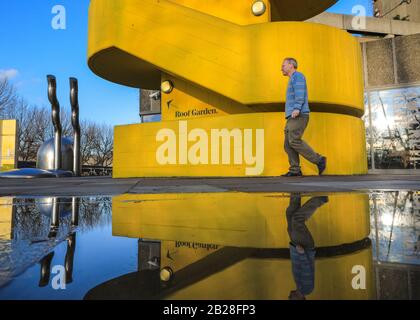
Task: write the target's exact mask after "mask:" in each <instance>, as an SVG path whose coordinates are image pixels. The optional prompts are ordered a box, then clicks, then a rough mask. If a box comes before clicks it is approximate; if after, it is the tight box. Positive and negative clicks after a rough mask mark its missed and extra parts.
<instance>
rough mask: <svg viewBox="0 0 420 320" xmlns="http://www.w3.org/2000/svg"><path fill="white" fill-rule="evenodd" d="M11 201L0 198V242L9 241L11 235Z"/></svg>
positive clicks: (10, 199)
mask: <svg viewBox="0 0 420 320" xmlns="http://www.w3.org/2000/svg"><path fill="white" fill-rule="evenodd" d="M12 220H13V199H12V198H0V240H10V239H11V234H12V231H13V230H12Z"/></svg>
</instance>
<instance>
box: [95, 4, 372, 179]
mask: <svg viewBox="0 0 420 320" xmlns="http://www.w3.org/2000/svg"><path fill="white" fill-rule="evenodd" d="M257 2H259V4H260V5H261V3H264V4H265V7H263V10H261V7H259V9H260V12H258V14H256V12H255V10H254V12H253V10H252V8H253V5H254V4H255V3H256V1H254V0H238V1H223V0H207V1H198V0H172V1H170V0H161V1H155V0H121V1H112V0H92V1H91V6H90V13H89V46H88V57H89V59H88V64H89V66H90V68H91V69H92V70H93V71H94V72H95V73H96V74H98V75H99V76H101V77H103V78H105V79H108V80H110V81H113V82H117V83H120V84H123V85H127V86H132V87H136V88H143V89H156V90H159V89H160V88H162V89H163V90H162V101H161V103H162V122H161V123H158V124H154V125H153V126H151V125H147V126H146V125H144V124H141V125H136V128H133V127H132V126H121V127H117V129H116V132H115V160H114V168H115V171H114V176H115V177H136V176H137V177H143V176H238V175H239V176H241V175H242V176H243V175H261V176H273V175H279V174H280V173H281V172H283V171H284V168H287V166H288V165H287V156H286V154H285V152H284V151H283V150H282V140H283V136H282V135H283V126H282V125H283V124H282V123H279V121H278V118H284V113H283V111H284V103H285V98H286V97H285V94H286V86H287V79H286V78H285V77H283V76H282V74H281V70H280V69H281V64H282V61H283V59H284V58H285V57H290V56H292V57H295V58H296V59H297V60H298V61H299V64H300V67H299V70H301V71H302V72H303V73H304V74H305V75H306V78H307V81H308V88H309V104H310V107H311V111H312V112H313V116H312V119H311V122H310V128H309V129H310V130H312V132H313V133H312V135H313V139H312V140H314V141H316V142H315V145H314V147H315V148H317V150H319V152H324V151H323V150H322V149H324V150H325V152H324V154H325V155H326V156H327V157H328V159H329V164H331V165H330V166H329V167H328V168H327V171H326V174H362V173H366V172H367V161H366V150H365V149H366V147H365V135H364V126H363V122H362V120H361V119H360V117H361V116H362V115H363V113H364V104H363V79H362V72H361V70H362V68H361V65H362V61H361V52H360V46H359V44H358V41H357V40H356V39H355V38H354V37H352V36H351V35H349V34H348V33H347V32H345V31H342V30H338V29H336V28H332V27H328V26H324V25H320V24H314V23H304V22H296V21H299V20H303V19H306V18H309V17H311V16H313V15H316V14H318V13H320V12H322V11H323V10H325V9H326V8H327V7H329V6H330V5H332V4H333V3H335V1H309V0H295V1H276V0H272V1H257ZM285 20H295V21H285ZM165 87H166V89H165ZM238 114H240V115H241V116H243V117H242V118H241V119H243V121H244V124H242V123H240V122H237V121H238V119H239V118H237V117H235V115H238ZM261 119H264V121H263V123H261V122H260V120H261ZM183 120H185V121H189V122H191V123H192V125H193V126H194V127H197V128H200V127H201V128H203V129H204V130H207V129H208V126H206V125H207V124H208V121H213V122H212V127H211V128H210V130H211V129H227V128H232V127H233V128H239V129H243V130H245V129H255V130H257V129H262V130H264V131H265V132H264V141H265V148H264V152H263V153H264V155H265V156H264V166H263V169H262V170H255V171H254V172H253V173H252V174H248V173H246V171H245V170H239V171H238V170H236V169H235V167H237V164H238V163H237V162H236V163H233V161H232V162H231V163H226V162H223V163H217V162H211V163H209V162H206V161H203V160H202V161H200V163H198V164H195V162H194V161H186V162H183V161H182V159H178V160H179V161H177V162H176V163H173V162H170V163H163V164H162V163H161V162H160V161H159V160H157V159H156V151H157V149H158V148H159V146H160V145H161V142H162V141H161V140H159V139H157V136H156V134H157V133H158V132H159V130H161V129H165V128H168V127H177V125H178V122H179V121H183ZM243 125H246V126H243ZM206 128H207V129H206ZM133 130H134V131H136V134H134V133H133ZM271 130H272V131H271ZM267 131H269V132H267ZM138 132H141V134H140V135H138V134H137V133H138ZM329 133H331V134H333V136H334V137H332V140H325V138H327V137H326V136H325V135H326V134H329ZM176 134H177V135H182V132H181V131H176ZM307 135H308V134H307ZM153 137H154V138H155V141H152V140H153ZM350 137H351V138H350ZM305 139H308V136H305ZM310 140H311V139H310ZM193 142H194V141H188V142H187V143H188V147H190V146H192V145H193ZM336 142H337V143H336ZM244 143H246V142H245V141H244ZM332 144H337V147H334V148H332V149H334V150H332V149H330V150H326V149H329V146H330V145H332ZM349 145H350V146H351V148H349ZM230 147H231V150H230V151H231V152H232V153H234V152H235V147H236V148H238V145H236V146H235V145H233V144H232V145H231V146H230ZM270 149H275V150H273V152H274V153H275V155H274V154H272V153H273V152H269V151H268V150H270ZM349 149H351V151H353V150H356V152H355V154H354V155H353V154H350V152H351V151H350V150H349ZM202 152H203V151H202V150H201V153H202ZM256 152H257V151H256ZM177 157H178V158H180V157H181V156H180V155H179V154H178V155H177ZM342 159H346V160H345V164H343V163H341V160H342ZM133 162H136V164H135V166H133V164H132V163H133ZM283 164H284V165H283ZM243 167H244V166H243ZM315 169H316V168H314V166H313V165H310V164H309V163H305V164H304V165H303V170H304V171H305V173H306V174H312V173H316V170H315Z"/></svg>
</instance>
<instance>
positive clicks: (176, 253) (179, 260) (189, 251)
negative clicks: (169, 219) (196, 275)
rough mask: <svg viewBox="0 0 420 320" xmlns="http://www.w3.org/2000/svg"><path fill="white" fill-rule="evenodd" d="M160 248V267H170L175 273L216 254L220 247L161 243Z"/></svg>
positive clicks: (194, 243) (202, 244)
mask: <svg viewBox="0 0 420 320" xmlns="http://www.w3.org/2000/svg"><path fill="white" fill-rule="evenodd" d="M161 248H162V251H161V259H162V260H161V267H170V268H171V269H172V270H173V271H174V272H176V271H178V270H180V269H182V268H184V267H186V266H188V265H190V264H192V263H194V262H196V261H199V260H201V259H203V258H205V257H206V256H208V255H209V254H212V253H214V252H216V251H217V250H219V249H220V248H221V247H220V246H218V245H215V244H211V243H198V242H189V241H162V247H161Z"/></svg>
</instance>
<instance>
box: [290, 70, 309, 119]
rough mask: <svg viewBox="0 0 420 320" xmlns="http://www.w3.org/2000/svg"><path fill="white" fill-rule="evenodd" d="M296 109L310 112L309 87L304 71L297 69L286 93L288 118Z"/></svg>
mask: <svg viewBox="0 0 420 320" xmlns="http://www.w3.org/2000/svg"><path fill="white" fill-rule="evenodd" d="M294 110H299V111H300V112H301V113H306V114H309V113H310V110H309V103H308V87H307V86H306V78H305V76H304V75H303V73H301V72H298V71H295V73H293V74H292V76H291V77H290V79H289V84H288V85H287V94H286V110H285V111H286V118H289V117H290V116H291V115H292V112H293V111H294Z"/></svg>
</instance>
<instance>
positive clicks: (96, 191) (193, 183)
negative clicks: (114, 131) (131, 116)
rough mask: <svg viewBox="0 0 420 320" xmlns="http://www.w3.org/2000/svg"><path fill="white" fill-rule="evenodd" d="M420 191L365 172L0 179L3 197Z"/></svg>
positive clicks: (414, 180)
mask: <svg viewBox="0 0 420 320" xmlns="http://www.w3.org/2000/svg"><path fill="white" fill-rule="evenodd" d="M367 190H420V176H415V175H363V176H322V177H319V176H311V177H297V178H283V177H263V178H260V177H257V178H249V177H244V178H138V179H112V178H110V177H98V178H96V177H86V178H61V179H57V178H44V179H27V180H21V179H0V196H28V197H29V196H96V195H106V196H113V195H118V194H123V193H140V194H146V193H148V194H150V193H196V192H197V193H198V192H201V193H208V192H348V191H367Z"/></svg>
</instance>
